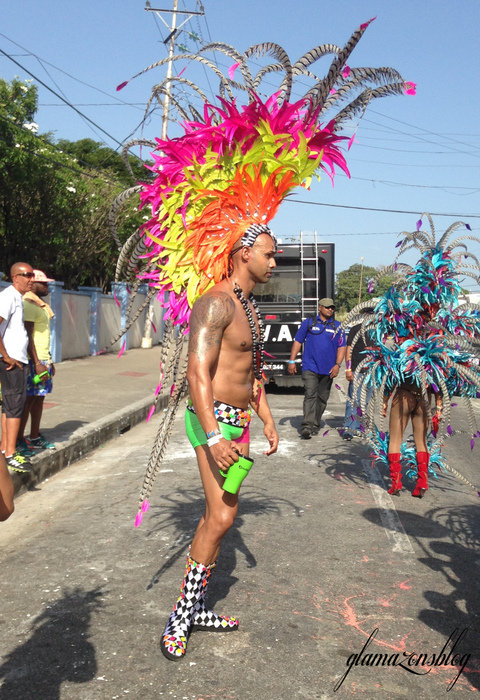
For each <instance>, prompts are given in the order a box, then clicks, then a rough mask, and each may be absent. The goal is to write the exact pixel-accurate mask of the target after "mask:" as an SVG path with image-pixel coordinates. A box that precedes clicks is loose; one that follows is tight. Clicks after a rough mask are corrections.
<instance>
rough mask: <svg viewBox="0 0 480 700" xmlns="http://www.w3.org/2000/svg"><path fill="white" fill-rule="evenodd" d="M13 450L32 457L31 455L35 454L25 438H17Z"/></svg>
mask: <svg viewBox="0 0 480 700" xmlns="http://www.w3.org/2000/svg"><path fill="white" fill-rule="evenodd" d="M15 452H18V454H20V455H22V457H33V455H34V454H35V452H34V451H33V450H32V448H31V447H30V446H29V444H28V442H27V440H25V439H22V440H19V441H18V442H17V444H16V447H15Z"/></svg>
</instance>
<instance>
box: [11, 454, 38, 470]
mask: <svg viewBox="0 0 480 700" xmlns="http://www.w3.org/2000/svg"><path fill="white" fill-rule="evenodd" d="M5 460H6V462H7V467H8V468H9V469H11V470H12V471H13V472H20V473H21V474H28V473H30V472H31V471H32V469H33V467H32V464H31V462H29V461H28V459H25V457H22V455H21V454H19V453H18V452H15V453H14V454H13V455H12V456H11V457H6V458H5Z"/></svg>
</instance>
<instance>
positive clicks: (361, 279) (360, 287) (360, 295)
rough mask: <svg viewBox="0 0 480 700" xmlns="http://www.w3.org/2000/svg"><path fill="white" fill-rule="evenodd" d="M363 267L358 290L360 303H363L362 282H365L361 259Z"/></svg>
mask: <svg viewBox="0 0 480 700" xmlns="http://www.w3.org/2000/svg"><path fill="white" fill-rule="evenodd" d="M360 260H361V264H362V267H361V268H360V286H359V288H358V303H359V304H360V302H361V301H362V282H363V258H360Z"/></svg>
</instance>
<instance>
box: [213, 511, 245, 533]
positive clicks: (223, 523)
mask: <svg viewBox="0 0 480 700" xmlns="http://www.w3.org/2000/svg"><path fill="white" fill-rule="evenodd" d="M237 510H238V508H237V507H234V508H222V509H218V510H217V511H216V512H215V513H211V514H210V515H209V517H208V526H209V527H210V528H211V529H212V530H214V531H215V533H216V535H217V536H220V537H223V535H224V534H225V533H226V532H228V530H230V528H231V527H232V525H233V522H234V520H235V517H236V515H237Z"/></svg>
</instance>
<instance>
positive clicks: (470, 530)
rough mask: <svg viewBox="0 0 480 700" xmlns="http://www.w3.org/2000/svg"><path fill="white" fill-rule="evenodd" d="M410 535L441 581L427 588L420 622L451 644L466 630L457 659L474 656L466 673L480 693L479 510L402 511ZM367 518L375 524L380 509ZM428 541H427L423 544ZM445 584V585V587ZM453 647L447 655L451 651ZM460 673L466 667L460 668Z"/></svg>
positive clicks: (366, 513)
mask: <svg viewBox="0 0 480 700" xmlns="http://www.w3.org/2000/svg"><path fill="white" fill-rule="evenodd" d="M397 513H398V515H399V516H400V520H401V522H402V525H403V527H404V529H405V532H406V533H407V535H408V536H409V537H410V538H412V539H414V540H415V541H416V543H417V544H418V546H419V547H420V549H421V550H422V552H423V556H420V557H419V559H418V562H419V563H421V564H423V565H424V566H427V567H428V568H429V569H431V570H432V571H434V572H436V573H437V575H438V577H440V581H441V583H439V588H440V589H441V591H439V590H438V591H437V590H426V591H424V592H423V597H424V598H425V601H426V603H427V604H428V606H429V607H426V608H424V609H423V610H420V612H419V614H418V619H419V620H420V621H421V622H423V623H424V624H425V625H426V626H427V627H429V628H431V629H434V630H436V631H437V632H440V634H442V635H443V636H444V637H445V641H447V640H448V639H449V638H450V637H451V635H452V634H454V633H455V632H457V639H458V635H460V633H462V632H463V631H464V630H467V632H466V633H465V635H464V636H463V638H462V640H461V642H460V643H459V646H458V647H457V648H455V649H454V651H453V655H455V654H460V655H466V654H470V659H469V660H468V662H467V665H466V667H465V670H464V675H465V677H466V678H467V679H468V681H469V683H470V684H471V685H472V686H473V687H474V688H476V689H477V690H479V689H480V577H479V575H478V573H479V567H480V521H479V517H478V516H479V509H478V506H476V505H475V506H474V505H471V506H468V505H467V506H463V507H460V508H458V507H452V508H438V509H432V510H430V511H429V512H427V513H426V514H425V516H421V515H416V514H412V513H408V512H407V511H398V510H397ZM363 516H364V517H365V518H366V519H367V520H369V521H370V522H372V523H375V524H376V525H379V524H382V525H383V526H384V527H385V523H380V522H379V517H378V510H377V509H375V508H370V509H368V510H365V511H364V512H363ZM422 540H427V542H425V541H422ZM445 584H446V585H445ZM446 588H447V589H448V588H450V593H445V592H444V591H445V589H446ZM450 648H451V645H450V646H449V647H448V648H447V650H446V652H447V653H448V651H450ZM457 668H458V670H460V668H461V667H458V666H457Z"/></svg>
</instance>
